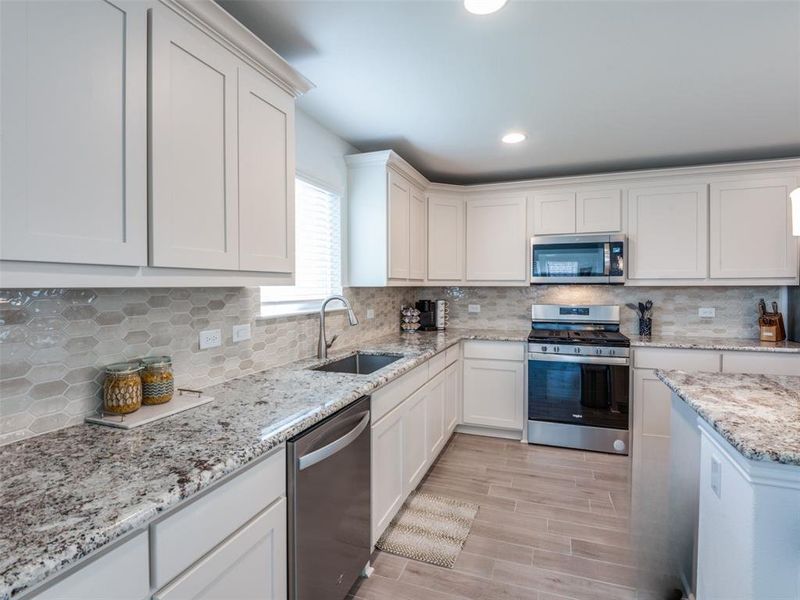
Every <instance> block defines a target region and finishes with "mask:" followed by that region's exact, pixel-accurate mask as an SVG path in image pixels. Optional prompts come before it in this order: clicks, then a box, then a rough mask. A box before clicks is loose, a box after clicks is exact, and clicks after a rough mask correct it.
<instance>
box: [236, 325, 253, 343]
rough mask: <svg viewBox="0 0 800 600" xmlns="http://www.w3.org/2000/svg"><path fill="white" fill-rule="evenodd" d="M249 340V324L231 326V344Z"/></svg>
mask: <svg viewBox="0 0 800 600" xmlns="http://www.w3.org/2000/svg"><path fill="white" fill-rule="evenodd" d="M249 339H250V323H244V324H243V325H234V326H233V342H234V343H236V342H243V341H245V340H249Z"/></svg>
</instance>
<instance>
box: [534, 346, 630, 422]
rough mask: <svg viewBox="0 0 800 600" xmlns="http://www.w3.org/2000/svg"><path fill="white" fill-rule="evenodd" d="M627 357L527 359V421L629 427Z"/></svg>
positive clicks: (555, 356)
mask: <svg viewBox="0 0 800 600" xmlns="http://www.w3.org/2000/svg"><path fill="white" fill-rule="evenodd" d="M628 374H629V366H628V359H627V358H614V357H593V356H564V355H556V354H537V353H530V354H529V355H528V419H529V420H531V421H544V422H549V423H563V424H568V425H584V426H589V427H601V428H604V429H622V430H627V429H628V398H629V394H628V391H629V390H628V388H629V378H628V377H629V375H628Z"/></svg>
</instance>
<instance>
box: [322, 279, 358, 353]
mask: <svg viewBox="0 0 800 600" xmlns="http://www.w3.org/2000/svg"><path fill="white" fill-rule="evenodd" d="M331 300H339V301H340V302H341V303H342V304H344V307H345V308H346V309H347V318H348V319H349V320H350V326H353V325H358V319H357V318H356V313H354V312H353V308H352V307H351V306H350V302H348V301H347V298H345V297H344V296H340V295H338V294H334V295H333V296H328V297H327V298H325V300H323V301H322V306H321V307H320V309H319V344H318V345H317V358H328V348H330V347H331V346H333V342H335V341H336V338H337V337H339V336H338V335H334V336H333V337H332V338H331V341H330V342H329V341H328V340H327V339H325V307H326V306H328V302H330V301H331Z"/></svg>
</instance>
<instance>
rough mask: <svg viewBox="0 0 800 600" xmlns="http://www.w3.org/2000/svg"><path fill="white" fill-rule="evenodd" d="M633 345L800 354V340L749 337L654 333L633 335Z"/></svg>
mask: <svg viewBox="0 0 800 600" xmlns="http://www.w3.org/2000/svg"><path fill="white" fill-rule="evenodd" d="M631 346H642V347H648V346H649V347H653V348H681V349H685V350H733V351H736V350H738V351H747V352H788V353H797V354H800V342H761V341H759V340H757V339H749V338H714V337H690V336H686V337H684V336H679V335H654V336H652V337H636V336H632V337H631Z"/></svg>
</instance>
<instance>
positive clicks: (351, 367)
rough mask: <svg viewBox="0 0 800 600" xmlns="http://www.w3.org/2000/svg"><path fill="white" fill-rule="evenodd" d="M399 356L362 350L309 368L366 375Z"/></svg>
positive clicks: (397, 358) (399, 357)
mask: <svg viewBox="0 0 800 600" xmlns="http://www.w3.org/2000/svg"><path fill="white" fill-rule="evenodd" d="M401 358H403V357H402V356H400V355H397V354H365V353H363V352H356V353H355V354H351V355H350V356H345V357H344V358H340V359H339V360H334V361H333V362H329V363H326V364H324V365H320V366H318V367H311V370H312V371H329V372H333V373H352V374H354V375H368V374H369V373H374V372H375V371H377V370H378V369H382V368H383V367H385V366H386V365H390V364H392V363H393V362H395V361H398V360H400V359H401Z"/></svg>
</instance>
